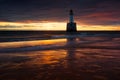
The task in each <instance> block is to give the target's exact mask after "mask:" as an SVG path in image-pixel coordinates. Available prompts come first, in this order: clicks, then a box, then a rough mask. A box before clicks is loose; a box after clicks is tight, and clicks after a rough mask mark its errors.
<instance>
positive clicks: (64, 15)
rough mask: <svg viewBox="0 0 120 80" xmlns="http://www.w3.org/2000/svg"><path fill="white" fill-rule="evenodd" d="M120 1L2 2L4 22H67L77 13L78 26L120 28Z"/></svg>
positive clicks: (1, 9) (0, 18)
mask: <svg viewBox="0 0 120 80" xmlns="http://www.w3.org/2000/svg"><path fill="white" fill-rule="evenodd" d="M119 7H120V1H119V0H0V20H1V21H12V22H14V21H27V20H33V21H38V20H39V21H45V20H46V21H67V19H68V11H69V9H73V10H74V12H75V15H76V17H75V18H76V20H77V22H81V23H85V24H95V25H119V24H120V15H119V14H120V10H119Z"/></svg>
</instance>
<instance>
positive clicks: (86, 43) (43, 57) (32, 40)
mask: <svg viewBox="0 0 120 80" xmlns="http://www.w3.org/2000/svg"><path fill="white" fill-rule="evenodd" d="M0 80H120V31H78V32H65V31H0Z"/></svg>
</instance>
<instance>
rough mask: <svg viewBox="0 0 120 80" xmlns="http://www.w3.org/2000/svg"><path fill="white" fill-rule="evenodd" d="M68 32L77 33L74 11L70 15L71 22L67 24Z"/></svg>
mask: <svg viewBox="0 0 120 80" xmlns="http://www.w3.org/2000/svg"><path fill="white" fill-rule="evenodd" d="M66 31H67V32H76V31H77V29H76V23H75V22H74V14H73V11H72V10H70V13H69V22H68V23H67V30H66Z"/></svg>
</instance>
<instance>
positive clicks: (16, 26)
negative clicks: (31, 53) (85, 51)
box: [0, 22, 120, 30]
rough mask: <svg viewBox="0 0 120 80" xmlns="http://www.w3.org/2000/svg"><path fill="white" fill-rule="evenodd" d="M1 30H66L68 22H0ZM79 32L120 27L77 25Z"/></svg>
mask: <svg viewBox="0 0 120 80" xmlns="http://www.w3.org/2000/svg"><path fill="white" fill-rule="evenodd" d="M0 30H66V22H0ZM77 30H120V26H119V25H116V26H112V25H111V26H103V25H84V24H81V23H77Z"/></svg>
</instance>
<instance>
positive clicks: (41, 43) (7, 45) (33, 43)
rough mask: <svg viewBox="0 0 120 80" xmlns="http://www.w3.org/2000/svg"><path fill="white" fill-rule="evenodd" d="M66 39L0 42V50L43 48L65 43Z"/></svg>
mask: <svg viewBox="0 0 120 80" xmlns="http://www.w3.org/2000/svg"><path fill="white" fill-rule="evenodd" d="M65 42H66V39H51V40H36V41H21V42H2V43H0V48H1V49H2V48H19V47H30V46H31V47H32V46H44V45H55V44H59V45H60V44H62V43H65Z"/></svg>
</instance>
